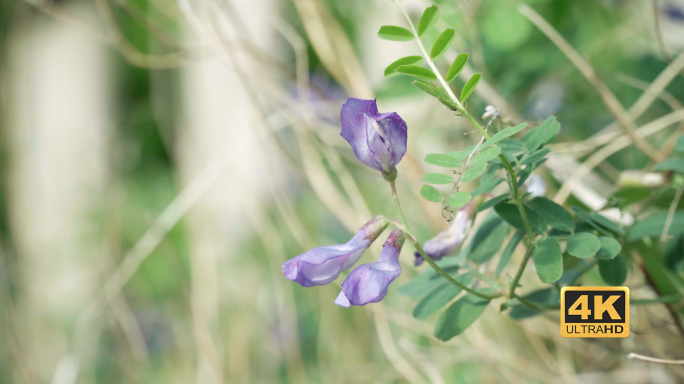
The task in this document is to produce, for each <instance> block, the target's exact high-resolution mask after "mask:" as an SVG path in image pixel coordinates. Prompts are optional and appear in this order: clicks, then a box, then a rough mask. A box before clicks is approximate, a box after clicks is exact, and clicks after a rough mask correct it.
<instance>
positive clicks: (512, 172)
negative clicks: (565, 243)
mask: <svg viewBox="0 0 684 384" xmlns="http://www.w3.org/2000/svg"><path fill="white" fill-rule="evenodd" d="M394 2H395V3H396V4H397V6H399V8H400V9H401V12H402V13H403V14H404V17H406V21H407V22H408V24H409V27H411V31H412V32H413V36H414V38H415V39H416V43H417V44H418V48H419V49H420V52H421V53H422V55H423V57H424V58H425V62H426V63H427V64H428V66H430V68H431V69H432V72H433V73H434V74H435V76H436V77H437V80H438V81H439V83H440V84H441V85H442V88H444V90H445V91H446V93H447V94H448V95H449V98H451V101H453V102H454V103H455V104H456V110H457V111H458V112H459V113H461V115H463V117H465V118H466V119H467V120H468V121H469V122H470V123H471V124H472V125H473V126H474V127H475V128H477V130H478V131H480V133H481V134H482V136H484V137H485V139H487V140H489V137H490V136H489V134H487V132H486V131H485V129H484V128H483V127H482V125H480V123H479V122H478V121H477V120H475V118H474V117H473V116H472V115H471V114H470V113H468V111H467V110H466V109H465V106H464V105H463V104H462V103H461V102H460V100H458V98H456V95H454V92H453V91H452V90H451V87H449V84H447V82H446V81H445V80H444V78H443V77H442V74H441V73H440V72H439V70H438V69H437V67H436V66H435V63H434V62H433V61H432V58H431V57H430V55H429V54H428V53H427V51H426V50H425V46H423V42H422V41H421V40H420V37H419V36H418V32H417V31H416V28H415V26H414V25H413V22H412V21H411V18H410V17H409V15H408V13H406V10H405V9H404V7H403V6H402V5H401V2H400V1H398V0H394ZM499 159H501V162H502V163H503V165H504V167H505V168H506V171H507V172H508V174H509V176H510V178H511V184H512V187H513V188H512V189H513V191H512V192H513V202H514V203H515V205H516V206H517V207H518V211H520V216H521V218H522V221H523V225H524V226H525V232H526V233H527V237H528V239H529V241H530V247H529V249H532V248H534V246H535V241H534V232H532V228H531V227H530V223H529V221H528V218H527V213H526V212H525V208H524V206H523V204H522V201H521V200H520V194H519V192H518V180H517V179H516V173H515V170H514V169H513V167H512V166H511V164H510V163H509V162H508V160H506V157H505V156H504V155H503V154H501V155H499ZM421 249H422V248H421ZM529 249H528V251H529ZM419 252H420V251H419ZM527 259H529V257H527V258H526V260H525V261H524V262H523V265H521V268H520V270H518V275H521V274H522V270H523V269H524V267H525V264H527ZM426 261H427V259H426ZM431 265H432V264H431ZM433 268H434V267H433ZM513 288H514V289H515V286H513Z"/></svg>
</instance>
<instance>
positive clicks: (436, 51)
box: [430, 29, 456, 60]
mask: <svg viewBox="0 0 684 384" xmlns="http://www.w3.org/2000/svg"><path fill="white" fill-rule="evenodd" d="M455 37H456V32H455V31H454V30H453V29H447V30H445V31H444V32H442V34H441V35H439V37H438V38H437V41H435V44H433V45H432V49H431V50H430V58H431V59H432V60H436V59H438V58H440V57H441V56H442V55H443V54H444V52H446V51H447V49H448V48H449V46H450V45H451V43H452V42H453V41H454V38H455Z"/></svg>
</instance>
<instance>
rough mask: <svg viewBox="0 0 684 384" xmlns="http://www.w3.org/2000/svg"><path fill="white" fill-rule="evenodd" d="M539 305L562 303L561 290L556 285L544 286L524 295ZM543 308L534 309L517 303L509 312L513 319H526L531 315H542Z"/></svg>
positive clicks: (527, 299) (524, 297) (526, 298)
mask: <svg viewBox="0 0 684 384" xmlns="http://www.w3.org/2000/svg"><path fill="white" fill-rule="evenodd" d="M522 298H523V299H525V300H526V301H529V302H531V303H533V304H537V305H538V306H542V307H543V306H550V305H554V306H555V305H560V291H559V290H558V289H556V287H551V288H544V289H540V290H537V291H534V292H532V293H528V294H527V295H525V296H523V297H522ZM542 313H544V311H543V310H537V309H532V308H529V307H526V306H524V305H516V306H514V307H513V308H511V311H510V312H508V316H509V317H510V318H511V319H513V320H524V319H527V318H530V317H534V316H537V315H541V314H542Z"/></svg>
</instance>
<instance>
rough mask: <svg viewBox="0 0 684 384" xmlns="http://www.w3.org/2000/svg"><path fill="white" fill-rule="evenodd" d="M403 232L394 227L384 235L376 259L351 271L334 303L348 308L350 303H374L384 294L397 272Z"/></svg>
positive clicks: (403, 238) (399, 269)
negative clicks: (385, 239) (385, 236)
mask: <svg viewBox="0 0 684 384" xmlns="http://www.w3.org/2000/svg"><path fill="white" fill-rule="evenodd" d="M405 239H406V235H405V234H404V232H402V231H401V230H400V229H395V230H394V231H392V232H391V233H390V235H389V236H388V237H387V241H385V245H383V248H382V253H381V254H380V257H379V258H378V261H376V262H374V263H370V264H363V265H360V266H358V267H356V269H354V270H353V271H352V273H350V274H349V276H347V278H346V279H344V282H343V283H342V292H340V294H339V296H337V299H335V304H337V305H339V306H342V307H347V308H349V306H350V305H366V304H368V303H377V302H379V301H380V300H382V299H383V298H384V297H385V295H387V287H389V285H390V283H391V282H392V281H394V279H396V278H397V277H399V275H400V274H401V265H400V264H399V252H400V251H401V246H402V245H404V240H405Z"/></svg>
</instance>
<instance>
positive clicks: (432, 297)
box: [413, 273, 473, 320]
mask: <svg viewBox="0 0 684 384" xmlns="http://www.w3.org/2000/svg"><path fill="white" fill-rule="evenodd" d="M455 280H456V281H458V282H459V283H461V284H463V285H468V284H470V282H471V281H472V280H473V275H472V273H466V274H464V275H460V276H457V277H455ZM459 293H461V288H459V287H457V286H455V285H453V284H451V283H449V282H447V281H445V280H444V279H442V284H440V285H439V286H438V287H437V288H435V289H434V290H433V291H432V292H430V293H429V294H428V295H427V296H425V297H424V298H423V300H421V301H420V303H418V305H417V306H416V308H415V309H414V310H413V317H415V318H416V319H419V320H425V319H427V318H428V317H430V315H432V314H434V313H436V312H437V311H439V310H440V309H442V308H444V306H445V305H447V304H449V302H450V301H451V300H453V298H454V297H456V296H458V294H459Z"/></svg>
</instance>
